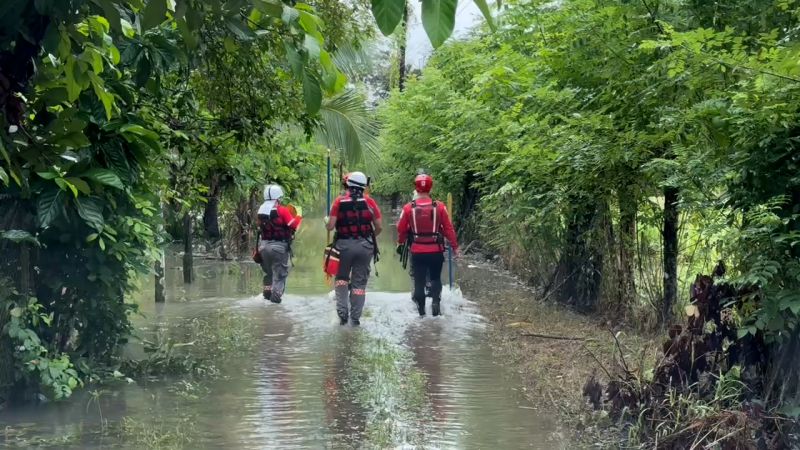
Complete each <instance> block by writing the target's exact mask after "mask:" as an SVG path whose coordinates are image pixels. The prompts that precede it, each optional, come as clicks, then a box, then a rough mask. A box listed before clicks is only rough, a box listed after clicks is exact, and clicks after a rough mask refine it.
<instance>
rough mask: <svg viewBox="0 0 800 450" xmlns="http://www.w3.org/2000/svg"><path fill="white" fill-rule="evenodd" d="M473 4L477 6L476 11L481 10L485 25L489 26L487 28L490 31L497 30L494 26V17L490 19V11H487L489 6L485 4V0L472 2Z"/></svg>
mask: <svg viewBox="0 0 800 450" xmlns="http://www.w3.org/2000/svg"><path fill="white" fill-rule="evenodd" d="M473 1H474V2H475V4H476V5H477V6H478V9H480V10H481V14H483V17H484V18H485V19H486V23H487V24H489V28H490V29H491V30H492V31H496V30H497V28H496V27H495V25H494V17H492V11H491V10H490V9H489V4H488V3H486V0H473Z"/></svg>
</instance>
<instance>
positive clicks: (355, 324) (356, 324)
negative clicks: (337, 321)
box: [350, 319, 361, 327]
mask: <svg viewBox="0 0 800 450" xmlns="http://www.w3.org/2000/svg"><path fill="white" fill-rule="evenodd" d="M350 325H352V326H354V327H359V326H361V321H358V320H356V319H353V320H351V321H350Z"/></svg>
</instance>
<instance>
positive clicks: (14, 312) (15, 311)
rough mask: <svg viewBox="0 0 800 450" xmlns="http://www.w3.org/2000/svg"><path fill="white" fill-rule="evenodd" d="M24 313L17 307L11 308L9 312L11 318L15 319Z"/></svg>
mask: <svg viewBox="0 0 800 450" xmlns="http://www.w3.org/2000/svg"><path fill="white" fill-rule="evenodd" d="M24 312H25V310H24V309H22V308H20V307H19V306H17V307H16V308H11V311H10V313H11V317H16V318H20V317H22V314H23V313H24Z"/></svg>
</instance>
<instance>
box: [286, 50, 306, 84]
mask: <svg viewBox="0 0 800 450" xmlns="http://www.w3.org/2000/svg"><path fill="white" fill-rule="evenodd" d="M284 46H285V47H286V59H288V60H289V67H291V68H292V74H294V76H295V78H297V79H298V80H299V79H300V78H301V77H302V76H303V65H304V64H303V55H301V54H300V52H298V51H297V50H295V48H294V47H293V46H291V45H289V44H288V43H285V45H284Z"/></svg>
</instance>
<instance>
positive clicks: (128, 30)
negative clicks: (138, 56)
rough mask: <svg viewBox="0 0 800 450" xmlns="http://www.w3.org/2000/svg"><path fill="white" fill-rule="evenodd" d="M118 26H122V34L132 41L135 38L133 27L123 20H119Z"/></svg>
mask: <svg viewBox="0 0 800 450" xmlns="http://www.w3.org/2000/svg"><path fill="white" fill-rule="evenodd" d="M120 24H121V26H122V34H123V35H124V36H125V37H126V38H128V39H132V38H133V37H134V36H136V30H135V29H134V28H133V25H132V24H131V23H130V22H128V21H127V20H125V19H121V20H120Z"/></svg>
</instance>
